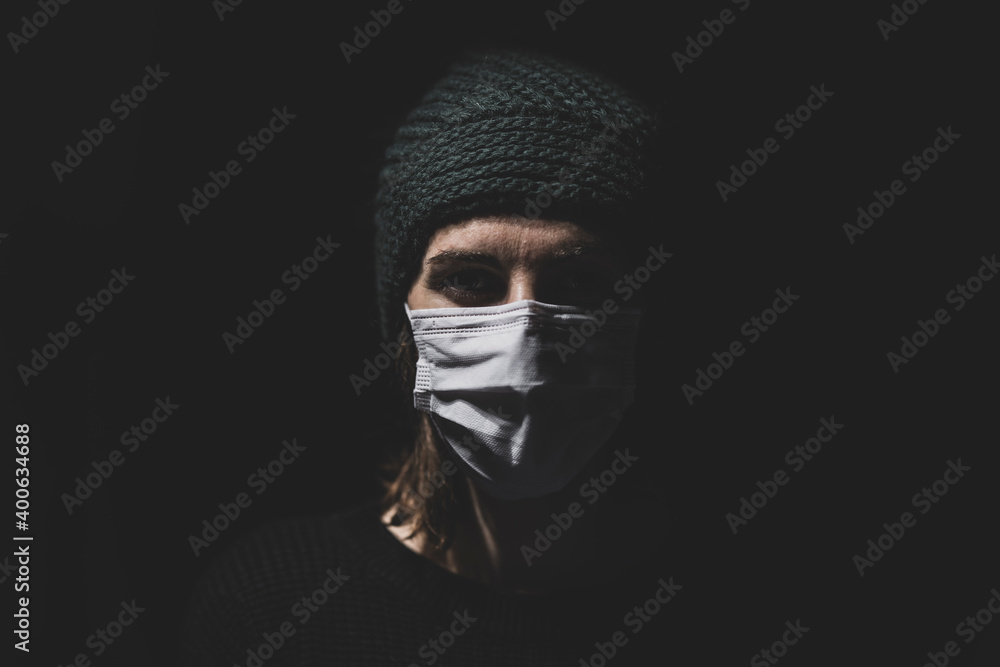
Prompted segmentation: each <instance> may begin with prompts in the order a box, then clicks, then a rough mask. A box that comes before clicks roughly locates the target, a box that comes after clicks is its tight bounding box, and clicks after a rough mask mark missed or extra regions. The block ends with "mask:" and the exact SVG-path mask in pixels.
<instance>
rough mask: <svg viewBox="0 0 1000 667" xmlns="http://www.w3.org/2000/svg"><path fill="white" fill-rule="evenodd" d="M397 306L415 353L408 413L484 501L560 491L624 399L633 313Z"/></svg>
mask: <svg viewBox="0 0 1000 667" xmlns="http://www.w3.org/2000/svg"><path fill="white" fill-rule="evenodd" d="M404 306H405V304H404ZM405 307H406V314H407V316H408V317H409V319H410V324H411V326H412V328H413V340H414V342H415V343H416V346H417V352H418V355H419V359H418V361H417V376H416V388H415V389H414V391H413V405H414V407H416V408H417V409H419V410H423V411H425V412H429V413H430V417H431V421H432V422H433V424H434V426H435V428H436V429H437V431H438V433H439V434H440V435H441V437H442V438H443V439H444V440H445V442H447V443H448V445H449V446H450V447H451V448H452V449H453V450H454V451H455V453H456V454H457V455H458V458H459V461H460V462H461V463H462V464H463V467H464V468H465V470H466V472H467V473H469V474H470V475H472V477H473V478H474V480H475V481H476V482H477V483H478V485H479V486H480V487H481V488H482V489H483V490H484V491H485V492H487V493H489V494H490V495H491V496H494V497H496V498H500V499H505V500H509V499H515V498H532V497H537V496H541V495H545V494H547V493H552V492H554V491H558V490H559V489H561V488H563V487H564V486H565V485H566V484H567V483H568V482H569V481H570V480H571V479H572V478H573V477H574V476H575V475H576V474H577V473H578V472H579V471H580V470H581V469H582V468H583V466H584V465H585V464H586V463H587V461H588V460H590V458H591V457H592V456H593V455H594V454H595V453H596V452H597V450H598V449H600V447H601V445H603V444H604V443H605V442H606V441H607V440H608V438H609V437H610V436H611V434H612V433H613V432H614V430H615V428H616V427H617V426H618V423H619V422H620V421H621V419H622V414H623V412H624V410H625V408H626V407H628V406H629V405H630V404H631V403H632V396H633V391H634V389H635V371H634V367H635V343H636V335H637V332H638V326H639V310H638V309H635V308H631V309H619V310H618V311H616V312H615V313H614V314H612V315H607V314H606V313H604V312H603V311H600V310H597V311H594V312H593V313H591V312H590V311H587V310H585V309H582V308H577V307H574V306H555V305H551V304H546V303H539V302H538V301H530V300H524V301H516V302H514V303H509V304H504V305H501V306H489V307H485V308H430V309H422V310H410V308H409V306H405Z"/></svg>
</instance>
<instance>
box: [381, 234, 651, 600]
mask: <svg viewBox="0 0 1000 667" xmlns="http://www.w3.org/2000/svg"><path fill="white" fill-rule="evenodd" d="M623 273H625V271H624V265H623V263H622V262H621V261H620V260H619V259H617V257H616V255H615V254H614V252H613V251H612V250H611V249H610V248H608V247H606V246H605V245H603V244H602V243H601V240H600V239H599V238H598V237H597V236H595V235H594V234H593V233H591V232H588V231H587V230H585V229H584V228H583V227H580V226H579V225H576V224H574V223H572V222H568V221H547V220H545V221H543V220H532V219H528V218H521V217H488V218H473V219H470V220H466V221H463V222H460V223H456V224H453V225H450V226H447V227H444V228H442V229H440V230H438V231H437V232H436V233H435V234H434V235H433V237H432V238H431V240H430V242H429V244H428V247H427V250H426V251H425V253H424V257H423V261H422V264H421V271H420V273H419V275H418V276H417V277H416V279H415V280H414V283H413V285H412V287H411V289H410V292H409V294H408V296H407V303H408V305H409V307H410V308H411V309H414V310H416V309H425V308H454V307H465V308H469V307H482V306H494V305H501V304H506V303H511V302H514V301H519V300H522V299H532V300H535V301H541V302H544V303H553V304H568V305H580V306H584V307H596V306H598V305H599V304H600V303H601V302H602V301H603V300H604V299H606V298H611V297H612V296H613V294H612V293H611V286H613V285H614V283H615V281H616V280H618V279H620V278H621V276H622V274H623ZM595 458H596V457H595ZM598 463H599V465H597V469H600V468H602V467H604V466H606V465H607V461H606V460H605V461H600V462H598ZM586 472H587V471H586V470H585V471H584V473H586ZM584 473H581V475H580V478H582V479H587V478H588V477H589V476H587V475H585V474H584ZM465 483H467V484H468V485H469V488H470V494H471V497H472V502H473V508H474V510H475V511H474V515H475V518H474V519H473V520H471V521H468V522H466V523H463V524H462V525H460V526H459V528H458V531H457V533H456V537H455V541H454V544H453V546H452V548H451V549H449V550H448V551H446V552H444V553H436V552H434V551H433V550H432V549H431V548H429V547H428V545H427V544H426V541H425V540H424V539H423V536H422V535H415V536H412V537H409V533H410V529H409V526H408V525H403V526H398V527H397V526H392V525H389V522H390V520H391V519H392V517H393V515H394V514H395V508H390V510H389V511H388V512H386V514H385V515H383V517H382V522H383V523H384V524H385V525H386V527H387V529H388V530H389V531H390V532H391V533H392V534H393V535H394V536H395V537H396V538H397V539H398V540H399V541H400V542H401V543H402V544H403V545H405V546H406V547H407V548H409V549H411V550H413V551H414V552H416V553H418V554H420V555H422V556H424V557H427V558H429V559H431V560H432V561H434V562H435V563H437V564H438V565H440V566H441V567H444V568H446V569H448V570H450V571H451V572H454V573H455V574H458V575H460V576H463V577H467V578H470V579H474V580H477V581H480V582H483V583H486V584H488V585H491V586H494V587H500V588H502V589H505V590H510V591H515V592H521V593H538V592H543V591H545V590H547V589H549V588H551V587H553V586H560V585H569V584H572V583H576V582H579V581H581V580H584V579H589V580H591V581H593V579H594V578H595V577H597V578H601V577H602V576H608V577H610V576H612V575H613V574H614V573H615V572H616V571H617V570H618V568H616V567H615V564H616V562H617V561H621V560H623V559H632V558H635V557H636V555H637V549H640V548H639V547H637V546H634V545H633V546H629V544H628V542H629V541H630V540H631V539H632V537H631V536H634V535H636V534H643V533H645V534H648V533H649V530H648V526H647V527H646V529H645V530H643V529H641V528H637V527H636V525H635V524H634V523H632V522H630V521H628V520H625V519H623V517H622V516H621V513H620V510H619V508H618V507H617V506H616V505H615V504H614V503H613V502H597V503H594V504H593V505H592V506H587V507H586V509H585V514H584V517H583V518H582V519H578V520H575V521H574V524H573V526H572V527H571V529H569V530H567V531H565V533H564V535H563V536H562V537H560V538H559V543H560V544H559V548H558V549H555V548H553V549H550V550H549V551H547V552H545V553H543V554H542V555H541V556H540V557H538V558H535V559H533V560H532V564H531V565H530V567H529V566H528V565H527V564H526V563H525V558H524V556H523V554H522V552H521V547H522V545H525V544H528V545H531V544H533V543H534V540H535V534H534V531H535V530H536V529H539V528H541V529H544V528H545V526H547V525H548V524H550V523H552V518H551V516H550V515H551V513H552V512H558V513H561V512H565V511H566V509H567V506H568V505H569V504H570V503H571V502H574V501H576V502H579V501H580V494H579V492H578V489H579V486H580V483H579V482H578V481H577V480H574V482H571V483H570V484H568V485H567V487H566V488H565V489H563V490H561V491H559V492H556V493H553V494H549V495H547V496H543V497H541V498H527V499H521V500H507V501H501V500H496V499H494V498H492V497H490V496H488V495H487V494H485V493H482V492H481V491H479V489H478V488H477V487H476V486H475V484H474V483H473V482H472V481H471V480H470V479H468V478H466V480H465ZM633 518H634V517H633ZM583 519H585V520H583ZM640 550H641V549H640ZM581 553H585V554H588V558H589V560H584V559H581V558H578V557H574V556H575V555H576V554H581ZM594 559H597V560H598V561H601V567H597V566H596V565H595V560H594ZM602 559H603V560H602Z"/></svg>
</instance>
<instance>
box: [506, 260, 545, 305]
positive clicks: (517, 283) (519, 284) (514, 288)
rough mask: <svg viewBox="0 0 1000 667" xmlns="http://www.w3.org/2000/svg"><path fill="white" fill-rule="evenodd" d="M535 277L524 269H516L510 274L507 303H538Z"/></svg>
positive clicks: (529, 270) (528, 270) (534, 273)
mask: <svg viewBox="0 0 1000 667" xmlns="http://www.w3.org/2000/svg"><path fill="white" fill-rule="evenodd" d="M537 282H538V281H537V275H536V272H535V271H532V270H531V269H529V268H526V267H518V268H517V269H515V270H514V271H512V272H511V274H510V283H509V284H508V285H507V303H513V302H514V301H523V300H525V299H530V300H532V301H538V298H537V295H538V284H537Z"/></svg>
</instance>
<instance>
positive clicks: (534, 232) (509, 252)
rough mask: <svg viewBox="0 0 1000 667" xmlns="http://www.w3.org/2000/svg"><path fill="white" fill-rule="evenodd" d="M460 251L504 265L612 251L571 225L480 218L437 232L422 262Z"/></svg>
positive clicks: (584, 231) (593, 237) (548, 221)
mask: <svg viewBox="0 0 1000 667" xmlns="http://www.w3.org/2000/svg"><path fill="white" fill-rule="evenodd" d="M463 252H474V253H484V254H488V255H491V256H493V257H495V258H496V259H498V260H500V261H501V262H502V263H505V264H516V263H528V264H530V263H532V262H534V261H537V260H543V259H549V258H552V257H558V256H565V255H571V254H580V253H582V252H587V253H608V254H610V253H611V250H610V248H608V247H607V246H606V245H605V243H604V242H603V241H602V239H601V238H600V237H599V236H597V235H596V234H594V233H593V232H591V231H589V230H587V229H584V228H583V227H581V226H579V225H577V224H576V223H573V222H569V221H551V220H535V219H531V218H523V217H481V218H472V219H469V220H464V221H462V222H458V223H455V224H452V225H448V226H446V227H443V228H441V229H438V230H437V231H436V232H435V233H434V235H433V236H432V237H431V240H430V242H429V243H428V245H427V252H426V253H425V254H424V259H425V261H426V260H430V259H433V258H434V257H435V255H438V254H441V253H444V254H450V253H463Z"/></svg>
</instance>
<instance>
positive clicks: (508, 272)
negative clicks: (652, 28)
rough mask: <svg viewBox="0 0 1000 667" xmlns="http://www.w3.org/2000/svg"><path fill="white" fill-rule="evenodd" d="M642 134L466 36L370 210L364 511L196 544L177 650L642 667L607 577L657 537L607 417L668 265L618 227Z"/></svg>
mask: <svg viewBox="0 0 1000 667" xmlns="http://www.w3.org/2000/svg"><path fill="white" fill-rule="evenodd" d="M655 135H656V133H655V122H654V118H653V116H652V115H651V113H650V112H649V111H648V110H646V109H645V108H643V107H642V106H641V105H640V104H638V103H637V102H635V101H633V100H632V99H631V98H630V97H629V96H628V95H627V94H626V93H624V92H623V91H622V90H621V89H620V88H618V87H616V86H615V85H613V84H611V83H609V82H608V81H605V80H604V79H602V78H601V77H600V76H597V75H595V74H593V73H592V72H589V71H586V70H584V69H581V68H578V67H576V66H573V65H571V64H568V63H565V62H562V61H560V60H557V59H554V58H551V57H548V56H542V55H538V54H529V53H524V52H518V51H512V50H503V49H492V50H486V51H479V52H476V53H473V54H469V55H467V56H465V57H463V58H461V59H459V60H458V61H457V62H456V63H455V64H454V65H453V67H452V68H451V69H450V70H449V71H448V73H447V74H446V75H445V77H444V78H443V79H442V80H441V81H439V82H438V83H437V85H435V86H434V88H433V89H432V90H431V91H430V92H429V93H428V94H427V95H426V96H425V97H424V99H423V100H422V101H421V102H420V104H419V105H418V106H417V108H416V109H414V110H413V111H412V112H411V113H410V115H409V116H408V117H407V119H406V121H405V122H404V124H403V125H402V126H401V127H400V128H399V129H398V131H397V133H396V135H395V139H394V142H393V144H392V145H391V146H390V147H389V149H388V151H387V153H386V162H385V166H384V169H383V171H382V175H381V186H380V189H379V192H378V195H377V198H376V212H375V221H376V226H377V237H376V267H377V271H378V292H379V307H380V311H381V317H382V326H383V336H385V337H386V338H388V337H390V336H391V335H392V334H394V333H398V340H399V341H400V343H401V346H400V348H401V354H399V356H398V360H397V361H398V364H397V367H398V369H399V372H400V377H401V378H402V380H403V384H404V387H405V388H406V392H407V397H408V401H410V405H412V406H413V408H412V409H411V410H410V413H411V416H412V417H413V425H414V429H415V437H414V438H413V440H412V442H411V443H409V444H408V445H407V447H406V448H405V449H404V451H403V452H402V454H401V457H400V459H399V462H398V464H397V465H396V466H395V467H394V468H393V469H392V476H391V479H390V481H389V484H388V490H387V493H386V495H385V497H384V498H383V499H382V502H381V503H376V502H370V503H366V504H363V505H361V506H359V507H357V508H355V509H353V510H350V511H347V512H344V513H342V514H339V515H337V516H334V517H324V518H311V519H300V520H295V521H284V522H281V523H278V524H273V525H270V526H266V527H264V528H262V529H259V530H258V531H256V532H255V533H254V534H252V535H251V536H249V537H248V538H247V539H246V540H244V541H243V542H242V543H241V544H240V545H238V546H237V547H236V548H234V549H232V550H231V551H230V552H229V553H227V554H226V555H225V556H224V557H222V558H220V559H219V561H218V562H217V563H215V564H214V565H213V567H212V568H211V571H210V572H209V573H207V574H206V577H205V580H204V582H203V583H202V585H201V587H200V588H199V593H198V596H197V599H196V602H195V605H194V606H193V609H192V613H191V615H190V618H189V620H188V624H187V626H186V629H185V632H184V638H183V639H184V650H183V652H182V656H181V664H184V665H201V664H205V665H216V664H217V665H227V666H228V665H232V664H241V665H248V666H250V665H255V664H269V665H274V664H289V665H292V664H294V665H313V664H316V665H320V664H322V665H328V664H329V665H340V664H365V665H408V664H413V665H431V664H455V665H513V664H516V665H549V664H552V665H557V664H580V663H582V664H591V662H589V661H591V660H592V658H594V657H595V656H596V659H598V660H599V661H603V660H606V659H610V655H618V658H616V662H617V664H630V663H631V662H635V663H637V664H646V663H645V656H640V653H639V652H638V651H637V650H632V651H631V653H629V651H628V650H626V646H627V643H628V637H627V636H626V635H628V634H629V631H631V632H632V633H634V632H635V631H636V629H635V627H634V626H632V627H631V628H629V627H625V626H623V625H622V621H623V617H622V611H623V610H627V609H629V608H630V607H631V606H632V603H634V602H635V600H634V599H633V598H634V595H632V596H631V597H630V596H629V595H628V594H626V593H631V592H632V591H631V590H629V587H628V586H626V585H623V584H624V583H625V582H626V581H628V580H629V575H632V576H634V577H636V578H638V577H639V572H641V569H631V568H632V567H633V565H634V564H636V563H642V562H645V561H646V557H647V555H648V553H649V550H650V549H651V548H652V547H653V546H655V545H656V543H657V542H658V540H659V535H660V534H662V531H661V529H660V527H659V526H654V527H653V528H651V527H650V526H649V524H648V516H647V515H646V513H647V512H648V511H649V510H650V509H651V508H654V507H655V505H654V503H655V500H651V499H650V497H649V496H648V495H646V496H644V495H643V494H642V492H641V491H642V489H643V485H642V484H641V482H642V480H643V477H644V472H643V470H642V461H641V455H639V454H638V452H639V450H640V449H641V447H636V443H637V442H638V441H639V439H638V438H636V437H635V436H636V434H637V433H638V432H639V431H638V427H637V426H636V424H635V422H634V421H630V420H625V421H623V418H624V416H625V414H626V409H627V408H628V407H629V406H630V405H631V404H632V402H633V389H634V386H635V379H634V376H635V372H634V365H635V356H636V352H635V346H636V341H637V335H638V327H639V321H640V317H639V314H640V306H641V303H642V290H641V287H642V284H643V283H644V282H645V281H646V280H648V279H649V278H650V275H651V272H653V271H656V270H659V269H660V268H661V267H662V266H663V265H664V263H665V261H666V259H667V258H668V257H669V253H665V252H663V250H662V247H659V246H658V244H652V245H651V243H650V241H648V240H643V242H641V243H640V242H639V241H638V240H637V239H638V238H641V231H639V230H641V229H642V224H641V223H642V222H643V220H644V218H645V215H646V211H647V210H648V199H647V193H648V191H649V187H650V183H651V181H652V179H653V173H654V170H655V167H656V157H655V155H656V154H655V150H654V142H655ZM626 571H628V574H626ZM668 574H669V573H662V577H661V579H660V580H659V582H661V583H662V585H660V586H659V588H656V594H657V596H658V599H659V600H660V602H661V603H665V602H666V601H667V600H669V599H670V597H671V596H672V595H673V594H675V592H676V591H677V590H679V589H680V588H681V587H680V586H675V585H674V584H673V583H672V582H671V581H669V580H668V579H667V578H666V576H667V575H668ZM643 581H644V582H647V583H651V582H653V581H657V580H656V577H653V578H652V579H648V577H647V578H646V579H643ZM647 587H648V588H649V589H650V590H649V593H650V594H652V593H653V592H654V591H653V588H655V586H647ZM637 622H639V621H638V620H637ZM639 623H640V627H642V624H641V622H639ZM616 633H617V634H616ZM595 647H596V648H595ZM628 648H629V649H632V647H628ZM595 651H598V652H599V653H600V655H597V653H595ZM609 654H610V655H609ZM578 661H580V663H578ZM601 664H603V663H601Z"/></svg>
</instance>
